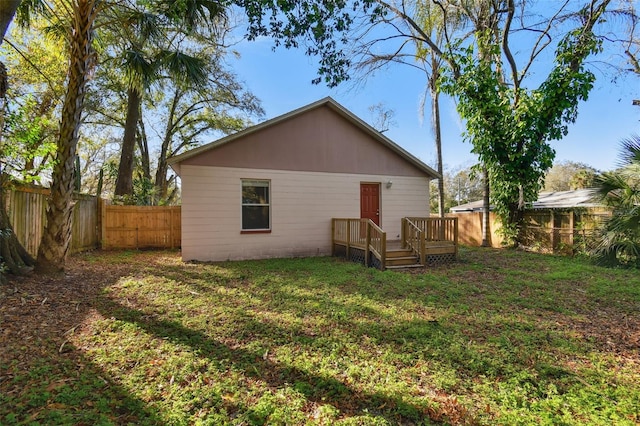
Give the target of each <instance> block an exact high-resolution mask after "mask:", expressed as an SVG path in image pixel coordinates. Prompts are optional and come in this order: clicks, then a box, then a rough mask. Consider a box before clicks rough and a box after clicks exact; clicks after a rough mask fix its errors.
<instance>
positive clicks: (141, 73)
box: [122, 49, 157, 91]
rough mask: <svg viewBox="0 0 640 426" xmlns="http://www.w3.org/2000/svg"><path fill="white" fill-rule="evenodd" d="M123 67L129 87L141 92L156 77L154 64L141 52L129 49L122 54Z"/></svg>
mask: <svg viewBox="0 0 640 426" xmlns="http://www.w3.org/2000/svg"><path fill="white" fill-rule="evenodd" d="M122 62H123V66H124V69H125V73H126V76H127V80H128V82H129V86H130V87H132V88H136V89H138V90H139V91H142V90H143V89H144V88H145V87H147V86H148V85H149V83H150V82H151V81H153V80H154V78H155V77H156V75H157V68H156V66H155V64H154V63H153V62H152V61H150V60H148V59H147V58H146V56H145V55H144V53H143V52H140V51H138V50H135V49H129V50H126V51H125V52H124V58H123V61H122Z"/></svg>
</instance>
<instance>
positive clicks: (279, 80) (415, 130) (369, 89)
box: [231, 39, 640, 170]
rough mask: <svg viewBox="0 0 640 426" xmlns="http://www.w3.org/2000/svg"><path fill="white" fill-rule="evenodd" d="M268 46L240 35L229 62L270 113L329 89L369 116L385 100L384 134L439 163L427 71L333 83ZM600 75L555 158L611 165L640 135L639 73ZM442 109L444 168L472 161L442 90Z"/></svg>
mask: <svg viewBox="0 0 640 426" xmlns="http://www.w3.org/2000/svg"><path fill="white" fill-rule="evenodd" d="M271 47H272V42H271V41H270V40H268V39H260V40H258V41H256V42H242V43H240V44H239V45H236V46H235V49H236V50H237V51H238V52H239V53H240V58H239V59H237V60H233V61H232V62H231V65H232V67H233V69H234V70H235V72H236V73H237V74H238V78H239V79H240V80H241V81H244V83H245V85H246V87H247V88H248V89H249V90H251V91H252V92H253V93H254V94H255V95H256V96H258V97H259V98H260V99H261V101H262V105H263V107H264V109H265V111H266V116H265V119H270V118H273V117H276V116H278V115H281V114H284V113H287V112H289V111H291V110H292V109H295V108H299V107H301V106H304V105H306V104H309V103H312V102H315V101H317V100H318V99H321V98H323V97H325V96H331V97H332V98H334V99H335V100H336V101H337V102H339V103H340V104H342V105H343V106H344V107H346V108H347V109H349V110H350V111H351V112H353V113H354V114H356V115H357V116H358V117H360V118H361V119H363V120H364V121H366V122H369V123H371V122H372V120H373V118H374V116H373V115H372V113H371V112H370V111H369V107H370V106H372V105H376V104H380V103H381V104H383V106H384V108H385V109H388V110H393V111H394V113H395V116H394V121H395V126H392V127H391V128H390V129H389V131H388V132H386V133H385V135H386V136H387V137H389V138H391V139H392V140H393V141H394V142H396V143H397V144H399V145H400V146H402V147H403V148H404V149H406V150H408V151H409V152H411V153H412V154H413V155H415V156H416V157H418V158H419V159H421V160H422V161H424V162H425V163H427V164H429V165H431V166H433V165H435V148H434V144H433V136H432V131H431V125H430V122H431V117H430V115H429V114H427V115H425V117H424V119H423V118H421V117H420V115H419V112H418V111H419V104H420V100H421V97H422V96H423V92H424V90H425V84H426V80H425V76H424V74H423V73H421V72H420V71H417V70H414V69H412V68H411V67H408V66H406V65H394V66H392V67H389V68H387V69H385V70H382V71H378V72H377V74H375V75H374V76H373V77H370V78H368V79H367V80H366V81H365V82H364V83H359V84H357V85H354V84H353V83H350V82H346V83H344V84H343V85H341V86H339V87H337V88H334V89H329V88H327V87H326V86H324V85H313V84H311V80H312V79H313V78H315V77H316V70H317V66H316V62H315V59H314V58H310V57H307V56H305V55H304V52H303V51H302V50H299V49H293V50H287V49H284V48H278V49H276V51H275V52H274V51H273V50H272V49H271ZM597 78H598V80H597V81H596V86H595V87H594V89H593V91H592V92H591V94H590V97H589V100H588V101H587V102H583V103H581V104H580V107H579V115H578V120H577V122H576V123H575V124H574V125H572V126H571V127H570V129H569V135H568V136H567V137H565V138H564V139H563V140H561V141H553V142H552V146H553V148H554V149H555V150H556V161H563V160H570V161H577V162H582V163H586V164H588V165H590V166H592V167H595V168H596V169H599V170H610V169H613V168H614V167H615V165H616V159H617V155H618V146H619V141H620V140H621V139H623V138H627V137H629V136H631V135H632V134H634V133H635V134H640V107H638V106H633V105H632V100H633V99H639V98H640V78H637V77H635V78H626V79H623V80H619V81H618V82H617V83H616V84H612V83H611V82H610V80H611V77H610V76H607V75H604V74H602V73H597ZM428 110H429V104H427V111H428ZM441 115H442V119H443V158H444V165H445V168H448V169H451V170H455V169H458V168H461V167H467V166H470V165H473V164H474V162H475V156H474V155H473V154H471V152H470V151H471V145H470V144H468V143H465V142H462V137H461V133H462V132H463V131H464V128H463V124H462V122H461V121H460V119H459V118H458V115H457V113H456V111H455V105H454V104H453V102H452V101H451V100H450V99H449V98H446V97H443V102H442V112H441Z"/></svg>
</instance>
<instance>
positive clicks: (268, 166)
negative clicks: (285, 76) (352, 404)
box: [170, 98, 439, 261]
mask: <svg viewBox="0 0 640 426" xmlns="http://www.w3.org/2000/svg"><path fill="white" fill-rule="evenodd" d="M170 165H171V167H172V168H173V169H174V170H175V172H176V173H177V174H178V175H179V176H180V179H181V182H182V257H183V259H184V260H201V261H223V260H241V259H260V258H270V257H296V256H324V255H329V254H331V248H332V247H331V245H332V239H331V238H332V235H331V223H332V218H370V219H372V220H373V221H374V222H375V223H376V224H378V225H379V226H381V227H382V228H383V229H384V230H385V231H386V232H387V235H389V237H388V238H390V239H397V238H399V237H400V233H401V230H400V228H401V219H402V218H403V217H405V216H417V217H426V216H428V215H429V181H430V180H431V179H434V178H438V177H439V175H438V173H437V172H436V171H434V170H433V169H432V168H430V167H429V166H427V165H426V164H424V163H423V162H422V161H420V160H418V159H417V158H416V157H414V156H413V155H411V154H409V153H408V152H407V151H405V150H404V149H402V148H401V147H400V146H398V145H397V144H395V143H394V142H392V141H391V140H390V139H388V138H387V137H385V136H384V135H383V134H381V133H380V132H378V131H377V130H375V129H374V128H372V127H371V126H369V125H368V124H367V123H365V122H364V121H362V120H361V119H359V118H358V117H356V116H355V115H354V114H353V113H351V112H349V111H348V110H347V109H345V108H344V107H343V106H341V105H340V104H338V103H337V102H336V101H334V100H333V99H331V98H325V99H322V100H319V101H317V102H314V103H312V104H310V105H307V106H304V107H301V108H299V109H296V110H294V111H291V112H289V113H287V114H284V115H281V116H279V117H276V118H273V119H271V120H268V121H265V122H263V123H260V124H258V125H255V126H253V127H250V128H247V129H245V130H243V131H240V132H238V133H236V134H233V135H230V136H227V137H225V138H222V139H220V140H217V141H215V142H212V143H210V144H207V145H204V146H201V147H198V148H195V149H193V150H191V151H188V152H185V153H183V154H181V155H178V156H176V157H174V158H173V159H171V160H170Z"/></svg>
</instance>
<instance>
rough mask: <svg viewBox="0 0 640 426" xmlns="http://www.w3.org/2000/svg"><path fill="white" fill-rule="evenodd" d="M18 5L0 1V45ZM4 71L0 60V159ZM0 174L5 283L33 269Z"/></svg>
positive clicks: (0, 272)
mask: <svg viewBox="0 0 640 426" xmlns="http://www.w3.org/2000/svg"><path fill="white" fill-rule="evenodd" d="M19 6H20V0H6V1H0V45H1V44H2V42H3V41H4V37H5V34H6V33H7V30H8V28H9V25H10V24H11V21H12V20H13V17H14V16H15V14H16V11H17V10H18V7H19ZM8 86H9V84H8V78H7V68H6V66H5V64H4V62H3V61H0V158H4V157H5V156H7V155H10V152H11V148H12V144H5V143H4V139H3V137H4V127H5V126H4V113H5V100H6V94H7V89H8ZM5 184H6V183H5V181H4V175H3V173H2V170H1V169H0V284H3V283H5V282H6V276H5V273H6V272H7V271H8V272H11V273H13V274H24V273H26V272H28V271H30V270H32V269H33V266H34V265H35V259H33V257H32V256H31V255H30V254H29V253H27V251H26V250H25V249H24V247H23V246H22V244H20V242H19V241H18V238H17V237H16V234H15V232H14V231H13V227H12V226H11V221H10V220H9V215H8V214H7V209H6V206H5V197H4V188H5Z"/></svg>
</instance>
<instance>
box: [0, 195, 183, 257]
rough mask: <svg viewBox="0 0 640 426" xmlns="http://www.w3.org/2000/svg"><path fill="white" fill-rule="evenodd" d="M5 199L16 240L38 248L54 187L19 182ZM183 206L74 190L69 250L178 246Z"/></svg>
mask: <svg viewBox="0 0 640 426" xmlns="http://www.w3.org/2000/svg"><path fill="white" fill-rule="evenodd" d="M4 194H5V197H6V198H5V205H6V207H7V213H8V214H9V219H10V220H11V224H12V226H13V230H14V232H15V234H16V236H17V238H18V241H20V243H21V244H22V245H23V246H24V248H25V249H26V250H27V251H28V252H29V253H30V254H31V255H32V256H36V255H37V253H38V246H39V245H40V240H41V239H42V231H43V230H44V226H45V221H46V217H45V212H46V208H47V198H48V197H49V194H50V191H49V190H48V189H46V188H39V187H20V188H15V189H12V190H8V191H5V193H4ZM180 221H181V209H180V207H179V206H171V207H166V206H144V207H141V206H113V205H109V204H107V202H106V201H105V200H102V199H99V198H97V197H95V196H92V195H85V194H74V206H73V218H72V230H71V252H72V253H76V252H81V251H85V250H91V249H95V248H98V247H102V248H105V249H132V248H133V249H136V248H178V247H180V244H181V226H180Z"/></svg>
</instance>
